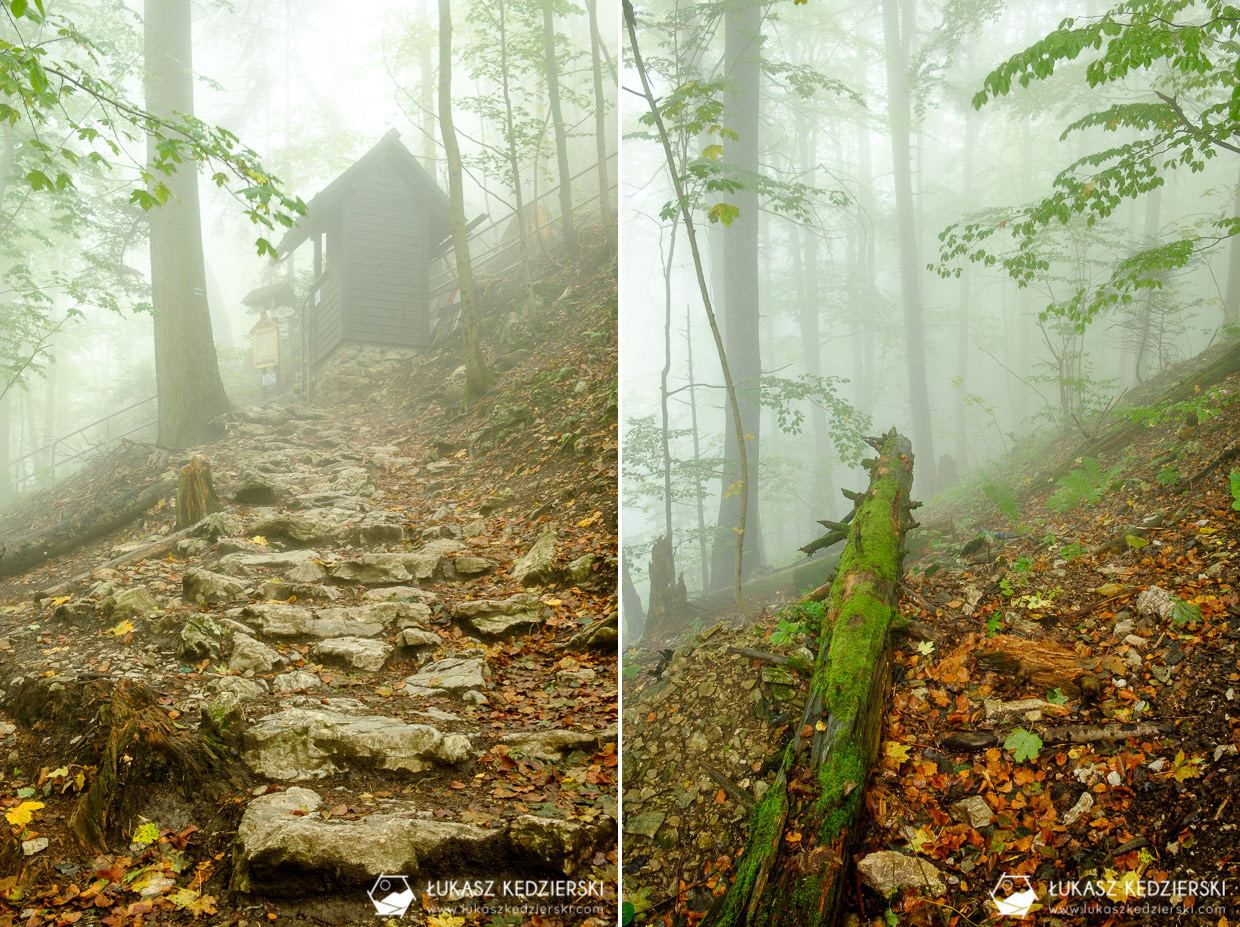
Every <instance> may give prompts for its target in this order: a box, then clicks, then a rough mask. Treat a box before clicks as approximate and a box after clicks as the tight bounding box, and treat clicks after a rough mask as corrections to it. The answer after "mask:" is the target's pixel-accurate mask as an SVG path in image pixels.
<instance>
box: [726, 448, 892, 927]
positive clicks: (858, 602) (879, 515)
mask: <svg viewBox="0 0 1240 927" xmlns="http://www.w3.org/2000/svg"><path fill="white" fill-rule="evenodd" d="M870 443H871V444H872V445H873V446H874V447H875V449H876V450H878V452H879V456H878V460H877V463H876V464H875V466H874V468H873V471H872V476H871V479H870V488H869V491H868V492H866V493H865V495H864V496H860V495H858V507H857V514H856V517H855V518H854V519H853V520H852V524H851V530H850V531H849V535H848V540H847V543H846V544H845V545H844V550H843V552H842V553H841V555H840V562H839V570H838V572H837V574H836V577H835V581H834V583H833V584H832V587H831V592H830V595H829V597H828V599H827V602H828V608H827V615H826V618H825V620H826V621H827V622H829V623H830V624H831V625H832V626H833V630H832V631H831V637H830V643H829V646H824V647H823V648H822V649H821V650H820V651H819V654H818V658H817V660H816V662H815V665H814V675H813V678H812V679H811V681H810V688H809V698H808V702H807V704H806V707H805V713H804V715H803V716H802V723H801V725H800V728H799V730H798V732H797V734H796V735H795V736H794V737H793V740H792V742H791V743H790V744H789V745H788V748H787V750H786V751H785V753H784V758H783V765H782V767H781V769H780V771H779V774H778V776H777V777H776V780H775V782H774V784H772V785H771V787H770V788H769V789H768V790H767V792H766V794H765V795H764V796H763V798H762V801H761V802H759V803H758V805H757V807H756V808H755V809H754V810H753V813H752V814H751V815H750V835H749V840H748V843H747V845H746V847H745V853H744V855H743V856H742V857H741V859H740V862H739V864H738V866H737V874H736V879H735V881H734V882H733V883H732V885H731V886H730V887H729V889H728V891H727V893H726V894H725V895H724V896H723V898H722V899H721V901H720V903H719V904H718V905H717V906H716V907H715V909H714V910H712V911H711V912H710V914H709V915H708V916H707V920H706V921H705V923H706V924H708V925H709V927H740V925H758V924H761V925H789V927H791V925H797V927H801V925H827V924H831V923H833V922H834V920H835V918H836V914H837V911H838V908H839V902H840V899H841V896H842V891H843V888H844V877H845V875H846V874H847V867H848V865H849V855H850V848H851V843H852V837H853V829H854V826H855V824H856V821H857V817H858V814H859V811H860V809H861V798H862V794H863V792H864V791H865V789H864V786H865V780H866V776H867V775H868V773H869V770H870V766H871V765H872V764H873V762H874V759H875V757H876V755H877V751H878V743H879V738H880V733H881V729H882V725H881V721H882V714H883V707H884V705H885V704H886V696H887V688H888V684H889V681H890V644H889V632H890V629H891V624H892V621H893V619H894V618H895V617H896V611H895V605H896V599H897V596H898V592H899V582H900V560H901V557H902V549H903V542H904V534H905V532H906V531H907V530H908V528H909V526H910V525H911V524H912V516H911V515H910V503H909V491H910V488H911V486H912V483H913V451H912V446H911V444H910V443H909V441H908V439H907V438H905V437H903V436H902V435H900V434H898V433H897V432H896V431H895V430H894V429H892V430H891V431H890V432H888V433H887V434H886V435H885V436H884V437H883V438H881V439H879V438H874V439H870ZM793 834H799V839H797V840H792V839H786V836H787V837H790V836H791V835H793Z"/></svg>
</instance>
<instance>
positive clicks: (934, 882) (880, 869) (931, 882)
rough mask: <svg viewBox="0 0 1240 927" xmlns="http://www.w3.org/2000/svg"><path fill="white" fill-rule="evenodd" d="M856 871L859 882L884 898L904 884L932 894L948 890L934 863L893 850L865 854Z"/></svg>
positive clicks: (905, 886) (900, 888) (897, 890)
mask: <svg viewBox="0 0 1240 927" xmlns="http://www.w3.org/2000/svg"><path fill="white" fill-rule="evenodd" d="M857 872H858V874H859V875H860V876H861V881H862V882H864V883H865V884H866V885H868V886H869V887H870V888H872V889H873V890H874V891H876V892H877V893H878V894H880V895H882V896H883V897H884V898H888V897H890V896H891V895H894V894H895V893H896V892H899V891H902V890H904V889H906V888H917V889H923V890H925V891H926V892H928V893H929V894H931V895H942V894H943V893H944V892H945V891H947V886H946V885H945V884H944V883H943V877H942V875H941V874H940V872H939V870H938V869H937V868H936V867H934V866H933V865H931V864H930V863H928V862H926V861H925V860H924V859H917V858H916V857H913V856H908V855H906V854H904V853H900V852H898V851H896V850H879V851H878V852H877V853H870V854H867V855H866V856H865V857H863V858H862V859H861V861H860V862H859V863H857Z"/></svg>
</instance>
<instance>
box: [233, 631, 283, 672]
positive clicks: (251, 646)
mask: <svg viewBox="0 0 1240 927" xmlns="http://www.w3.org/2000/svg"><path fill="white" fill-rule="evenodd" d="M284 662H285V660H284V657H282V656H280V654H279V652H278V651H276V650H273V649H271V648H270V647H268V646H267V645H266V644H264V643H262V642H261V641H256V640H255V639H254V638H252V637H250V636H249V635H248V634H241V633H236V634H233V649H232V655H231V656H230V657H229V658H228V668H229V669H230V670H231V671H233V672H235V673H244V672H245V671H246V670H253V671H254V672H256V673H269V672H271V671H272V670H273V669H275V668H276V667H277V666H280V665H281V664H282V663H284Z"/></svg>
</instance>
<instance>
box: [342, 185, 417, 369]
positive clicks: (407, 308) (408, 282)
mask: <svg viewBox="0 0 1240 927" xmlns="http://www.w3.org/2000/svg"><path fill="white" fill-rule="evenodd" d="M344 222H345V254H346V258H345V267H344V299H345V305H346V306H347V309H346V312H345V326H344V333H343V337H344V338H345V340H348V341H366V342H374V343H379V344H391V345H401V346H408V347H417V346H422V345H426V344H429V343H430V306H429V301H430V291H429V280H428V277H429V266H428V265H429V257H428V253H429V249H430V246H429V242H428V241H427V237H428V233H427V217H426V206H425V205H424V204H423V203H422V202H421V201H420V200H419V199H418V197H417V196H416V195H415V194H414V192H413V190H412V189H411V188H410V186H409V183H408V181H406V180H405V179H404V178H403V177H401V176H400V175H399V174H398V173H397V171H396V168H395V167H394V166H392V165H390V164H388V163H380V164H378V165H376V166H375V168H374V169H373V170H370V171H367V172H366V173H365V174H364V175H362V176H361V177H359V178H358V180H357V182H356V183H355V184H354V186H353V187H352V189H351V190H350V192H349V195H348V196H347V197H346V200H345V203H344Z"/></svg>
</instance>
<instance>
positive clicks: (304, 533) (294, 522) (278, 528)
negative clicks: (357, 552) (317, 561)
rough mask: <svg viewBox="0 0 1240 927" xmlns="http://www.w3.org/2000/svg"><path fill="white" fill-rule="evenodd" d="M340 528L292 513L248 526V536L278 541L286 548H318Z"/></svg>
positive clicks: (270, 517)
mask: <svg viewBox="0 0 1240 927" xmlns="http://www.w3.org/2000/svg"><path fill="white" fill-rule="evenodd" d="M340 530H341V529H340V526H338V525H334V524H332V523H331V522H327V521H322V520H320V519H317V518H311V517H310V516H308V515H301V514H297V513H294V512H282V513H281V514H279V515H268V516H266V517H265V518H260V519H258V520H257V521H255V522H254V523H253V524H252V525H250V535H251V536H254V535H257V536H259V537H265V538H266V539H267V540H269V541H279V542H280V543H282V544H284V545H286V546H288V547H318V546H319V545H320V544H324V543H326V542H328V541H330V540H332V539H333V538H335V537H336V535H337V534H338V533H340Z"/></svg>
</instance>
